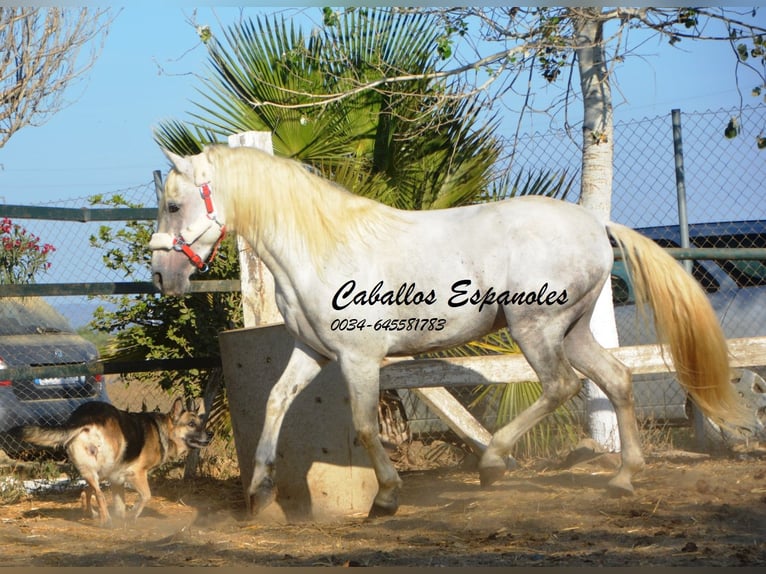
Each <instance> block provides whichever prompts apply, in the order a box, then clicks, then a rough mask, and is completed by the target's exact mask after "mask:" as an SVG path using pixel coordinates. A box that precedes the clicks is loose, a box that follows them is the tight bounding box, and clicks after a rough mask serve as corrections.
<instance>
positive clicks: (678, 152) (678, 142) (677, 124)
mask: <svg viewBox="0 0 766 574" xmlns="http://www.w3.org/2000/svg"><path fill="white" fill-rule="evenodd" d="M671 118H672V122H673V156H674V159H675V167H676V196H677V199H678V229H679V231H680V234H681V247H682V248H684V249H688V248H689V247H690V244H689V217H688V214H687V207H686V175H685V173H684V146H683V139H682V137H681V110H679V109H674V110H671ZM683 265H684V267H685V268H686V271H687V272H688V273H689V274H690V275H691V274H692V265H693V262H692V261H691V260H690V259H684V260H683ZM692 418H693V421H694V442H695V444H696V445H697V448H698V449H700V450H702V451H704V450H705V449H706V447H707V440H706V437H705V419H704V415H703V414H702V411H701V410H700V409H699V407H698V406H697V405H696V404H694V403H692Z"/></svg>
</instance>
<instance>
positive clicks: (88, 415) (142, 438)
mask: <svg viewBox="0 0 766 574" xmlns="http://www.w3.org/2000/svg"><path fill="white" fill-rule="evenodd" d="M204 426H205V418H204V409H203V407H202V405H201V404H198V405H197V407H196V410H195V411H190V410H186V409H185V408H184V405H183V402H182V401H181V399H180V398H179V399H176V400H175V402H174V403H173V406H172V407H171V409H170V412H168V413H166V414H165V413H149V412H141V413H130V412H127V411H122V410H119V409H117V408H115V407H114V406H112V405H110V404H109V403H104V402H100V401H93V402H89V403H85V404H84V405H82V406H80V407H78V408H77V409H76V410H75V411H74V412H73V413H72V415H71V416H70V417H69V420H68V421H67V422H66V423H65V424H64V425H63V426H62V427H55V428H45V427H39V426H24V427H21V428H20V429H18V431H17V434H18V436H19V438H21V439H22V440H25V441H27V442H30V443H32V444H36V445H39V446H44V447H64V448H65V449H66V453H67V456H68V457H69V460H70V462H71V463H72V464H73V465H74V466H75V468H77V470H78V471H79V473H80V474H81V475H82V477H83V479H85V482H86V483H87V486H86V487H85V491H84V492H83V495H82V496H83V500H82V502H83V510H84V511H85V513H86V514H87V515H88V516H93V517H95V516H96V514H95V512H94V511H93V508H92V507H91V497H92V496H94V495H95V497H96V502H97V504H98V515H99V519H100V520H99V522H100V524H101V525H102V526H105V525H109V524H111V521H112V518H111V516H110V514H109V510H108V509H107V505H106V498H105V497H104V493H103V492H102V491H101V488H100V486H99V482H100V481H102V480H108V481H109V482H110V483H111V485H112V489H113V490H114V512H115V514H116V515H117V516H118V517H119V518H121V519H122V518H124V517H125V482H129V483H130V485H131V486H132V487H133V488H134V489H135V490H136V491H137V492H138V496H139V499H138V502H136V504H135V505H134V506H133V508H132V509H131V512H130V514H129V516H128V518H129V519H131V520H135V519H136V518H138V516H139V514H141V511H142V510H143V508H144V506H145V505H146V503H147V502H148V500H149V499H150V498H151V491H150V490H149V482H148V476H147V475H148V473H149V471H150V470H152V469H153V468H155V467H157V466H159V465H160V464H162V463H164V462H166V461H168V460H170V459H172V458H176V457H180V456H181V455H183V454H185V453H186V452H187V451H188V450H189V449H193V448H202V447H204V446H206V445H207V444H208V443H209V442H210V436H209V435H208V433H207V432H206V431H205V430H204Z"/></svg>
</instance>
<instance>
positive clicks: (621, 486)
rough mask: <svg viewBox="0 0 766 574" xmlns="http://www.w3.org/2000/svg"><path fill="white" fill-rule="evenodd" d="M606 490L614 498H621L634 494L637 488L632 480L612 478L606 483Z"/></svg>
mask: <svg viewBox="0 0 766 574" xmlns="http://www.w3.org/2000/svg"><path fill="white" fill-rule="evenodd" d="M606 492H607V494H608V495H609V496H611V497H613V498H621V497H623V496H633V494H634V493H635V490H634V489H633V485H632V484H631V483H630V481H624V480H617V479H612V480H610V481H609V483H608V484H607V485H606Z"/></svg>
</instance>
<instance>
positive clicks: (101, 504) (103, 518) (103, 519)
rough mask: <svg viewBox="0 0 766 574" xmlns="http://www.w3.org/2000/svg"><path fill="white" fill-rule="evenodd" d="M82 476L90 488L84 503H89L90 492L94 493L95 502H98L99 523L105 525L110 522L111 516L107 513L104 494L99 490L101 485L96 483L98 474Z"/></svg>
mask: <svg viewBox="0 0 766 574" xmlns="http://www.w3.org/2000/svg"><path fill="white" fill-rule="evenodd" d="M83 478H84V479H85V482H87V483H88V488H89V489H90V490H91V492H90V493H87V494H86V495H85V496H86V497H87V500H88V501H87V503H86V504H90V497H91V494H93V495H95V497H96V503H97V504H98V514H99V523H100V524H101V526H107V525H109V524H111V523H112V517H111V515H110V514H109V509H108V508H107V506H106V497H105V496H104V493H103V492H102V491H101V487H100V486H99V484H98V475H95V474H87V475H83ZM86 490H87V489H86Z"/></svg>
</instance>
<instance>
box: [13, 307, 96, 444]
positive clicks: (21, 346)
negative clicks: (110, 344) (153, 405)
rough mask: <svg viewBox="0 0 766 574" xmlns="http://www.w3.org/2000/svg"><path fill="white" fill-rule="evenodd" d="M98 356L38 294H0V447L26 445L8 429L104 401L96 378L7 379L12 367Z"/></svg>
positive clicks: (58, 418) (57, 419)
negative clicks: (90, 402) (2, 295)
mask: <svg viewBox="0 0 766 574" xmlns="http://www.w3.org/2000/svg"><path fill="white" fill-rule="evenodd" d="M97 359H98V350H97V349H96V347H95V345H93V344H92V343H90V342H89V341H87V340H86V339H84V338H83V337H81V336H80V335H78V334H77V333H76V332H75V331H74V330H73V329H72V327H71V326H70V325H69V323H68V321H67V320H66V319H65V318H64V317H63V316H62V315H61V314H59V313H58V312H57V311H56V310H55V309H54V308H53V307H51V306H50V305H49V304H48V303H47V302H46V301H44V300H43V299H41V298H39V297H26V298H15V297H13V298H11V297H8V298H5V297H3V298H0V449H2V450H4V451H5V452H6V454H8V455H9V456H17V455H18V454H19V453H20V452H22V450H24V448H25V446H26V445H23V444H20V443H19V442H17V441H16V439H15V438H14V437H13V436H11V435H10V434H9V433H8V431H10V430H11V429H13V428H14V427H16V426H18V425H24V424H38V425H46V426H49V425H59V424H61V423H63V422H64V421H66V419H67V418H69V415H70V414H71V413H72V412H73V411H74V410H75V409H76V408H77V407H78V406H80V405H81V404H83V403H85V402H88V401H93V400H102V401H108V398H107V395H106V389H105V386H104V385H103V383H102V381H101V377H100V376H86V375H77V376H51V377H46V378H31V377H21V378H16V377H9V376H4V372H5V371H7V370H8V369H9V368H13V367H38V366H50V367H52V366H57V365H81V364H87V363H91V362H94V361H96V360H97Z"/></svg>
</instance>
